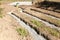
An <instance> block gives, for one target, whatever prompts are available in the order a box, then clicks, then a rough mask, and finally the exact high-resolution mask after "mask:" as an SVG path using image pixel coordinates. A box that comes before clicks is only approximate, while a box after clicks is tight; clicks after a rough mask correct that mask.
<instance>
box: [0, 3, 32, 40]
mask: <svg viewBox="0 0 60 40" xmlns="http://www.w3.org/2000/svg"><path fill="white" fill-rule="evenodd" d="M0 7H1V8H3V11H2V13H3V17H2V18H0V40H33V39H32V37H30V35H28V36H27V37H22V36H21V35H19V34H18V33H17V31H16V28H22V26H21V25H20V24H19V23H17V21H16V20H15V19H14V18H13V17H11V16H10V15H8V12H11V11H12V10H16V9H18V8H15V7H13V6H9V5H6V4H3V5H0Z"/></svg>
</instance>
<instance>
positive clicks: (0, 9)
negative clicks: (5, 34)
mask: <svg viewBox="0 0 60 40" xmlns="http://www.w3.org/2000/svg"><path fill="white" fill-rule="evenodd" d="M2 10H3V9H2V8H0V18H2Z"/></svg>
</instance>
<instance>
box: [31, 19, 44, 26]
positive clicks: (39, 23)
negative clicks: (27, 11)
mask: <svg viewBox="0 0 60 40" xmlns="http://www.w3.org/2000/svg"><path fill="white" fill-rule="evenodd" d="M31 22H32V23H33V24H35V25H37V26H38V27H39V26H41V27H42V26H43V24H42V23H41V22H40V21H37V20H31Z"/></svg>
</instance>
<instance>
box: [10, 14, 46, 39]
mask: <svg viewBox="0 0 60 40" xmlns="http://www.w3.org/2000/svg"><path fill="white" fill-rule="evenodd" d="M9 15H10V16H12V17H14V18H15V19H16V20H17V22H19V24H21V25H22V26H23V27H24V28H26V29H27V30H28V31H29V33H30V35H31V36H32V37H33V38H34V40H46V39H45V38H43V36H41V35H38V34H37V33H36V31H35V30H34V29H33V28H31V27H30V26H32V25H30V24H29V23H27V22H26V21H25V20H23V19H22V18H20V17H18V16H17V15H15V14H13V13H12V14H9ZM27 24H28V25H27Z"/></svg>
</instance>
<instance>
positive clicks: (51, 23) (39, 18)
mask: <svg viewBox="0 0 60 40" xmlns="http://www.w3.org/2000/svg"><path fill="white" fill-rule="evenodd" d="M23 12H24V13H26V14H29V15H31V16H34V17H36V18H38V19H41V20H43V21H45V22H48V23H49V24H52V25H54V26H57V27H59V26H58V25H56V24H54V23H51V22H49V21H47V20H45V19H42V18H40V17H37V16H35V15H33V14H30V13H28V12H26V11H23Z"/></svg>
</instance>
